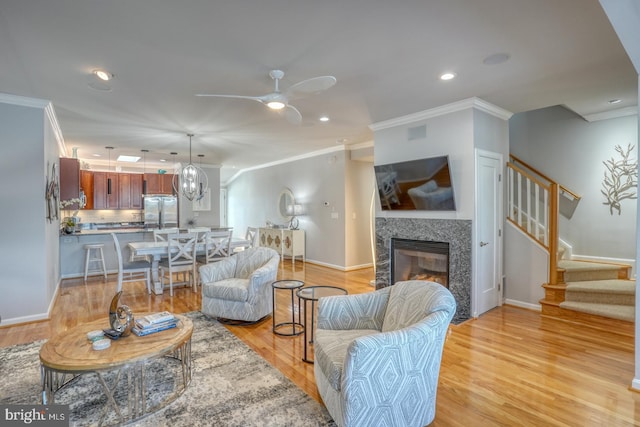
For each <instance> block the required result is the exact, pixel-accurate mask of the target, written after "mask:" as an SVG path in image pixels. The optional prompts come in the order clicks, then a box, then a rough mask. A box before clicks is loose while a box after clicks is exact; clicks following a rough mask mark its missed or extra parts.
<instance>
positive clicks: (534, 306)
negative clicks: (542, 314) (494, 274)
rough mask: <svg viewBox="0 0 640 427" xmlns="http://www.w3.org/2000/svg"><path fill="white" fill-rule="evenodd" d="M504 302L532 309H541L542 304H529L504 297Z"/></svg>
mask: <svg viewBox="0 0 640 427" xmlns="http://www.w3.org/2000/svg"><path fill="white" fill-rule="evenodd" d="M504 303H505V304H508V305H513V306H515V307H520V308H526V309H529V310H534V311H542V306H541V305H540V304H531V303H530V302H523V301H518V300H514V299H508V298H507V299H505V300H504Z"/></svg>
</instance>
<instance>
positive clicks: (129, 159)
mask: <svg viewBox="0 0 640 427" xmlns="http://www.w3.org/2000/svg"><path fill="white" fill-rule="evenodd" d="M116 160H117V161H119V162H129V163H135V162H137V161H138V160H140V156H123V155H122V154H121V155H119V156H118V158H117V159H116Z"/></svg>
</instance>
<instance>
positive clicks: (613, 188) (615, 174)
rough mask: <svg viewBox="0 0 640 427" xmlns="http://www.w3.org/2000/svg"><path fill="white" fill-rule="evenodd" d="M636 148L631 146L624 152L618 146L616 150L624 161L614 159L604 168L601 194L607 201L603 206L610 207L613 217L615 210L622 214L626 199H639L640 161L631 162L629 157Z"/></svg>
mask: <svg viewBox="0 0 640 427" xmlns="http://www.w3.org/2000/svg"><path fill="white" fill-rule="evenodd" d="M634 148H635V146H633V145H631V144H629V145H628V146H627V150H626V151H624V150H623V149H622V147H621V146H619V145H616V148H615V150H616V151H617V152H618V154H620V156H622V160H615V159H614V158H613V157H612V158H611V159H609V160H606V161H604V162H602V163H604V166H605V167H606V168H607V170H606V171H605V172H604V181H603V182H602V188H603V189H602V190H600V192H601V193H602V194H603V195H604V197H606V199H607V201H606V202H603V203H602V204H603V205H609V212H610V213H611V215H613V210H614V209H616V210H617V211H618V215H620V213H621V209H622V207H621V205H620V202H621V201H623V200H625V199H637V198H638V197H637V195H636V187H637V185H638V160H637V159H636V160H630V159H629V156H630V155H631V152H632V151H633V149H634Z"/></svg>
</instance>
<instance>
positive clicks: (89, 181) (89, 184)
mask: <svg viewBox="0 0 640 427" xmlns="http://www.w3.org/2000/svg"><path fill="white" fill-rule="evenodd" d="M80 189H81V190H82V191H83V192H84V197H85V199H86V200H85V205H84V208H83V209H94V207H93V172H91V171H87V170H81V171H80Z"/></svg>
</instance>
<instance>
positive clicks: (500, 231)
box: [498, 229, 502, 237]
mask: <svg viewBox="0 0 640 427" xmlns="http://www.w3.org/2000/svg"><path fill="white" fill-rule="evenodd" d="M498 237H502V230H500V229H498Z"/></svg>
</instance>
